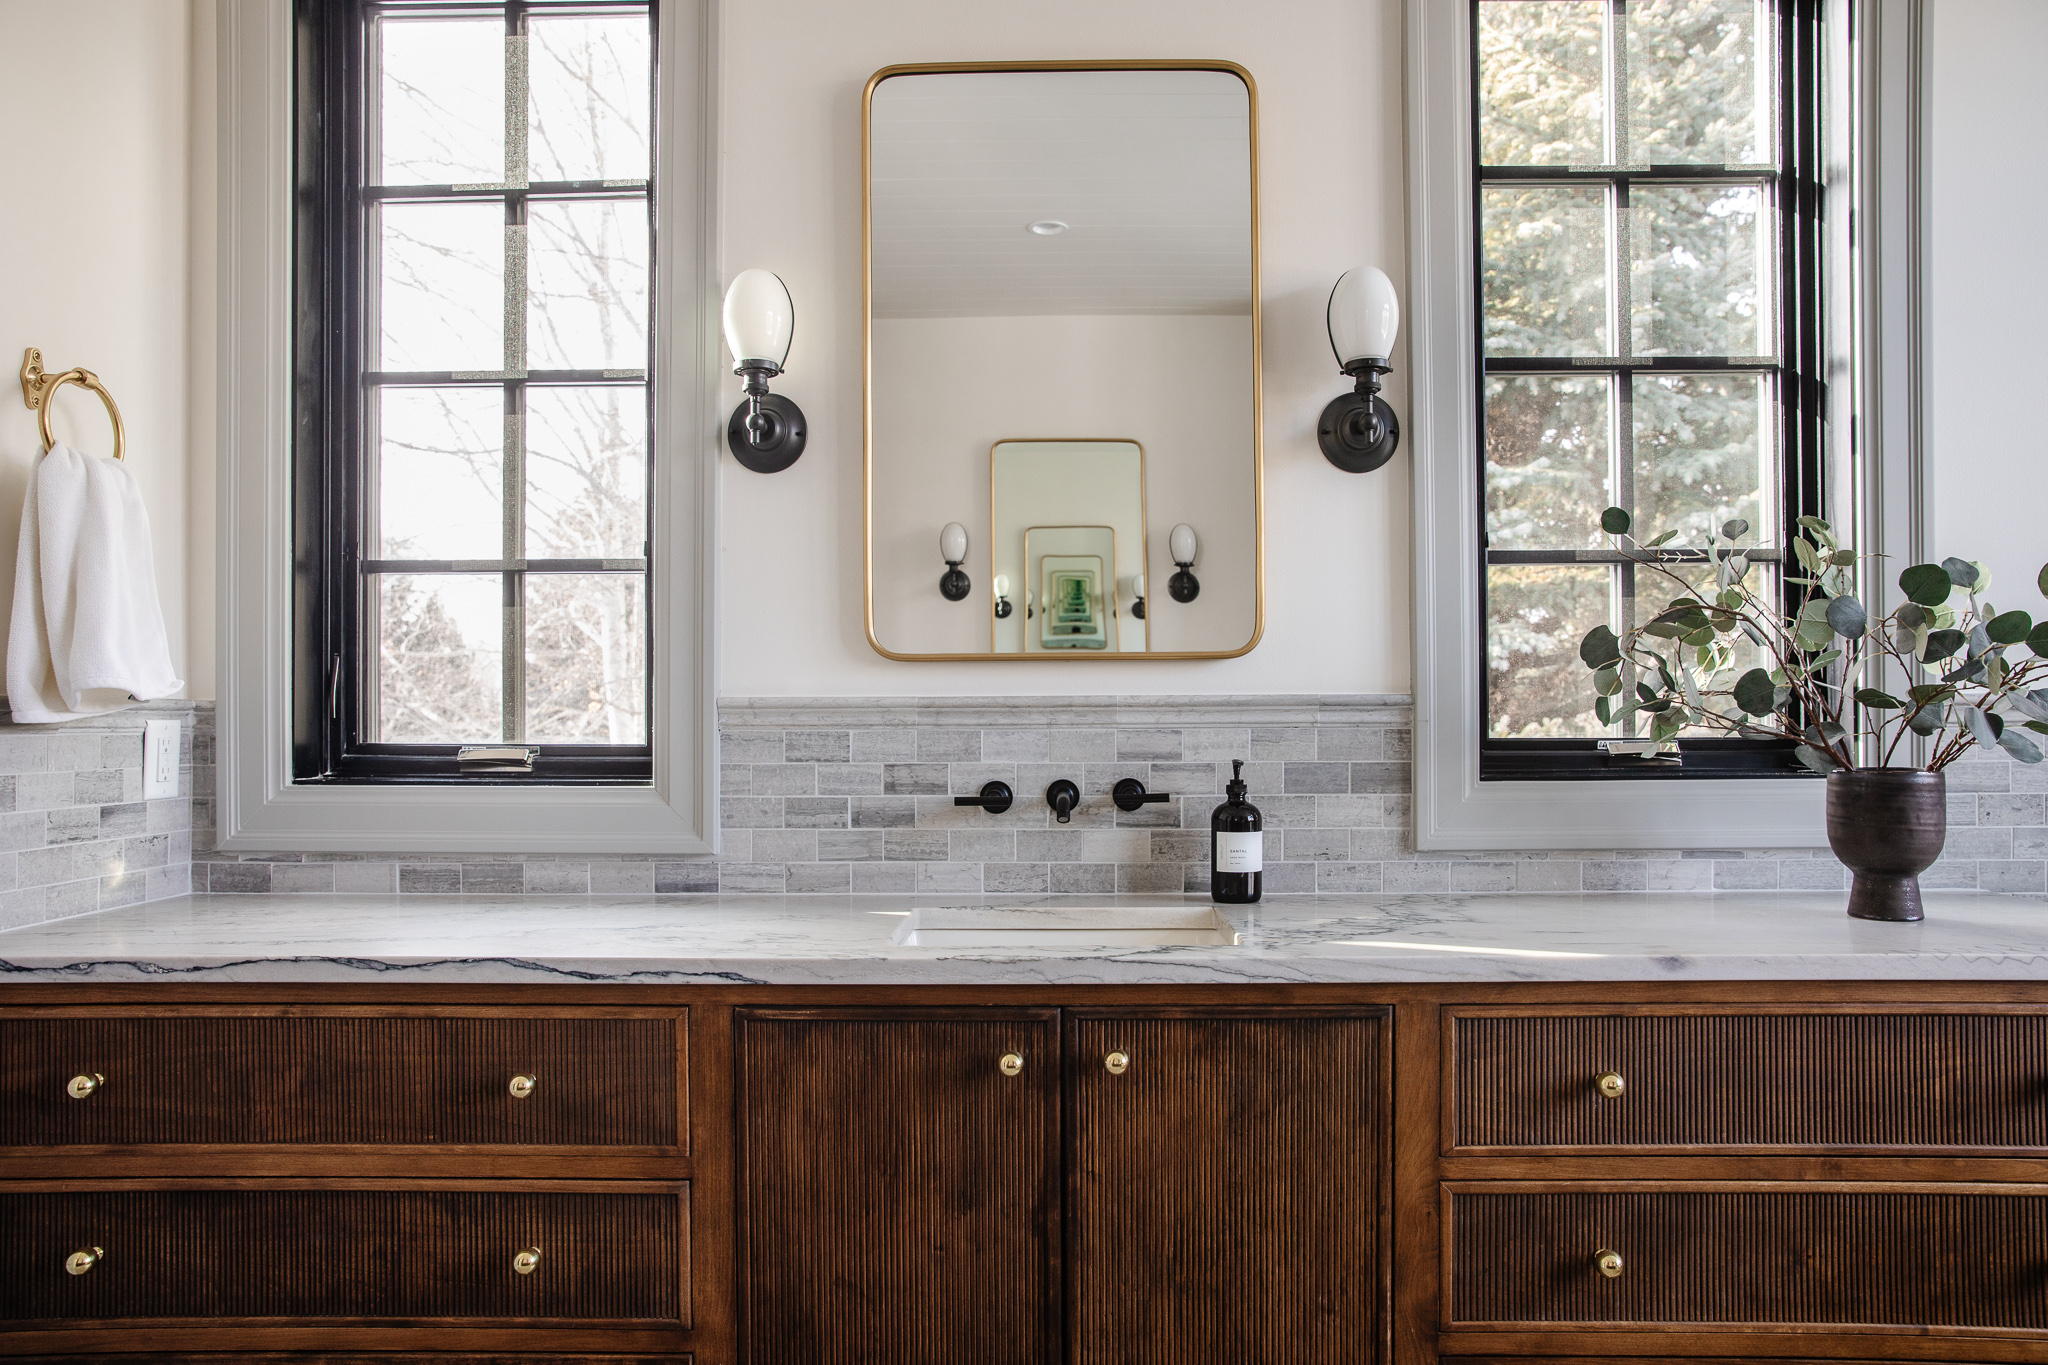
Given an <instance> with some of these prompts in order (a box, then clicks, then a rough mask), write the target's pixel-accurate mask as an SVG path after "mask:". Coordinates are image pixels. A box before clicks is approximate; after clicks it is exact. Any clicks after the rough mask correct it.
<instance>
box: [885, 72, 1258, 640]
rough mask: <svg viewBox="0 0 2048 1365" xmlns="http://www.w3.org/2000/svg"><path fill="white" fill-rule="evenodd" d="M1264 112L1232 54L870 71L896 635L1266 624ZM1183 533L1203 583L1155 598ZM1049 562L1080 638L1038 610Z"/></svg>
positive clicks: (986, 635) (1205, 630)
mask: <svg viewBox="0 0 2048 1365" xmlns="http://www.w3.org/2000/svg"><path fill="white" fill-rule="evenodd" d="M1255 128H1256V108H1255V99H1254V94H1253V90H1252V87H1251V83H1250V80H1249V78H1248V77H1247V76H1245V75H1244V73H1243V72H1242V71H1240V70H1238V69H1237V68H1234V67H1230V66H1228V65H1227V64H1223V63H1201V62H1162V63H1132V64H1129V65H1114V64H1099V65H1094V66H1087V65H1078V66H1071V67H1036V66H1025V67H986V68H963V67H950V66H949V67H892V68H889V69H887V70H884V71H882V72H879V73H877V75H876V76H875V78H874V80H873V81H871V82H870V83H869V87H868V100H867V108H866V127H865V134H866V167H867V172H868V178H867V185H866V190H867V195H866V210H867V231H866V234H865V247H866V257H867V259H866V265H867V303H868V317H867V324H868V355H867V361H868V448H867V475H868V478H867V496H868V546H867V551H868V556H867V560H868V562H867V569H868V584H867V589H868V590H867V612H868V636H869V640H870V642H871V643H872V644H873V645H874V646H875V648H876V649H877V650H879V651H880V652H882V653H883V654H885V655H889V656H890V657H895V658H920V659H930V658H947V659H961V658H988V657H995V658H1005V657H1007V658H1018V657H1038V658H1047V657H1051V658H1079V657H1088V658H1103V657H1129V656H1131V655H1133V654H1142V655H1149V656H1150V657H1155V658H1191V657H1192V658H1208V657H1222V656H1228V655H1234V654H1241V653H1243V652H1244V651H1246V650H1248V649H1250V648H1251V647H1252V645H1253V644H1255V643H1256V642H1257V639H1258V635H1259V631H1260V622H1261V615H1262V608H1261V601H1260V592H1261V585H1260V558H1261V556H1260V543H1259V542H1260V534H1261V528H1260V506H1259V503H1260V433H1259V393H1258V368H1257V365H1258V349H1259V310H1258V254H1257V245H1258V240H1257V239H1258V213H1257V159H1256V154H1255ZM1055 469H1057V472H1056V473H1055V472H1054V470H1055ZM1026 471H1035V472H1031V473H1027V472H1026ZM1006 478H1007V479H1008V483H1007V484H1006V483H1005V479H1006ZM1006 488H1008V490H1009V491H1008V492H1007V493H1006V492H1005V489H1006ZM1048 490H1064V492H1058V491H1054V492H1048ZM1084 494H1085V496H1084ZM1098 494H1099V495H1100V496H1097V495H1098ZM1090 499H1093V505H1091V503H1090ZM949 522H958V523H960V524H961V525H962V526H964V527H965V528H966V529H967V531H968V537H969V542H970V546H969V550H968V558H967V559H966V560H965V561H964V563H963V568H964V569H965V571H966V572H967V573H968V575H969V577H970V579H971V581H972V587H971V589H970V590H969V592H968V593H967V595H966V596H965V597H964V598H962V599H960V600H959V601H957V602H955V601H951V600H948V599H947V598H946V597H945V596H943V595H942V594H941V593H940V592H939V591H938V588H937V582H938V577H939V573H940V571H941V570H942V569H943V568H944V566H943V565H942V564H940V563H939V562H938V561H937V560H936V559H935V558H934V554H933V548H932V547H933V546H934V545H935V544H936V539H935V538H936V536H937V533H938V530H939V528H940V527H942V526H944V525H946V524H947V523H949ZM1179 523H1187V524H1190V525H1192V526H1194V527H1195V528H1196V530H1197V532H1198V533H1199V537H1200V543H1201V545H1202V556H1201V562H1200V563H1199V564H1198V565H1197V566H1196V572H1197V574H1198V575H1199V577H1200V581H1201V583H1202V585H1203V589H1202V592H1201V593H1200V594H1199V596H1197V597H1196V598H1195V599H1193V600H1191V601H1187V602H1181V601H1178V600H1174V599H1173V598H1171V597H1169V596H1168V595H1167V594H1166V593H1164V592H1163V591H1162V592H1160V593H1159V594H1157V599H1158V600H1157V602H1156V604H1154V603H1151V602H1148V603H1146V604H1145V607H1140V605H1139V602H1138V591H1137V590H1138V588H1139V586H1140V585H1142V584H1144V583H1146V582H1150V583H1153V584H1157V585H1159V586H1160V587H1162V588H1163V587H1164V585H1165V584H1166V583H1167V580H1168V579H1169V578H1170V577H1172V575H1173V573H1174V571H1175V570H1174V565H1173V564H1172V562H1171V561H1170V560H1169V558H1168V551H1167V541H1168V531H1169V530H1170V529H1171V528H1172V527H1173V526H1174V525H1176V524H1179ZM1084 528H1094V529H1093V530H1092V531H1091V530H1085V529H1084ZM1105 528H1107V529H1105ZM1089 536H1095V537H1096V538H1098V539H1102V540H1103V544H1102V545H1101V546H1097V545H1094V544H1093V543H1092V542H1088V537H1089ZM1027 539H1028V541H1029V546H1028V548H1027ZM1069 541H1072V542H1074V543H1073V544H1071V545H1070V544H1068V543H1067V542H1069ZM1027 560H1028V562H1027ZM1096 560H1100V561H1101V562H1100V563H1099V564H1098V563H1095V562H1093V561H1096ZM1069 561H1071V562H1069ZM1048 562H1050V563H1052V564H1053V565H1054V568H1055V570H1056V571H1057V572H1058V574H1059V575H1060V576H1059V578H1058V583H1059V585H1060V587H1059V591H1060V592H1061V593H1062V594H1064V596H1063V598H1062V599H1061V601H1062V605H1063V607H1064V609H1065V610H1066V612H1067V614H1068V615H1069V616H1070V617H1073V618H1074V619H1073V620H1071V621H1069V622H1068V625H1069V626H1072V627H1075V628H1072V629H1068V628H1066V627H1062V629H1063V630H1064V632H1065V633H1064V635H1063V636H1061V635H1048V634H1047V633H1046V630H1047V627H1048V625H1049V622H1047V621H1046V620H1043V619H1041V612H1040V610H1039V608H1040V607H1041V606H1042V605H1043V603H1044V601H1045V599H1044V596H1043V594H1044V593H1045V592H1046V591H1048V584H1049V582H1051V580H1049V579H1047V578H1046V576H1045V575H1046V564H1047V563H1048ZM1091 569H1092V571H1093V573H1094V575H1095V576H1094V579H1093V580H1092V586H1091V587H1089V588H1088V589H1087V591H1085V592H1084V591H1083V588H1082V586H1081V585H1082V584H1083V583H1084V582H1085V581H1087V575H1088V573H1089V571H1090V570H1091ZM1084 598H1085V599H1086V600H1085V601H1084ZM1083 608H1086V610H1083ZM1146 608H1151V609H1150V610H1147V609H1146ZM1134 609H1135V611H1136V612H1138V613H1142V614H1134ZM1076 613H1078V615H1076Z"/></svg>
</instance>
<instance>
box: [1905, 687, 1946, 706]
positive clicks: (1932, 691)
mask: <svg viewBox="0 0 2048 1365" xmlns="http://www.w3.org/2000/svg"><path fill="white" fill-rule="evenodd" d="M1906 695H1907V696H1909V697H1911V698H1912V699H1913V700H1914V701H1917V702H1919V703H1920V704H1921V705H1923V706H1924V705H1926V704H1927V703H1928V702H1931V701H1941V700H1943V699H1944V698H1947V697H1951V696H1954V695H1955V689H1954V688H1953V687H1950V686H1949V685H1948V684H1946V683H1919V684H1916V685H1915V686H1913V687H1909V688H1907V689H1906Z"/></svg>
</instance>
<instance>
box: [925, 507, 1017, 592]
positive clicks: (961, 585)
mask: <svg viewBox="0 0 2048 1365" xmlns="http://www.w3.org/2000/svg"><path fill="white" fill-rule="evenodd" d="M939 557H940V558H942V559H944V560H945V561H946V571H945V572H944V573H942V574H940V575H939V596H941V597H943V598H945V599H946V600H947V601H948V602H958V601H959V600H961V599H962V598H964V597H965V596H967V594H968V593H970V592H972V591H973V590H974V583H973V580H971V579H969V578H968V577H967V574H966V572H965V571H964V570H963V569H961V567H960V565H961V563H962V561H964V560H965V559H966V558H967V528H966V527H965V526H962V525H961V524H960V523H959V522H957V521H949V522H947V523H946V529H945V530H943V531H941V532H939ZM1005 586H1007V585H1005Z"/></svg>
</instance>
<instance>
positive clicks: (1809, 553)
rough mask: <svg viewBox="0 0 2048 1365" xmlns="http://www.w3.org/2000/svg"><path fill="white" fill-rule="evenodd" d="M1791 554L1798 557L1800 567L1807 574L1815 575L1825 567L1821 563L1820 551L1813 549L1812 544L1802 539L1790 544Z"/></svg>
mask: <svg viewBox="0 0 2048 1365" xmlns="http://www.w3.org/2000/svg"><path fill="white" fill-rule="evenodd" d="M1792 553H1793V554H1795V555H1797V556H1799V564H1800V567H1802V568H1804V569H1805V570H1806V571H1807V572H1808V573H1812V574H1817V573H1819V572H1820V571H1821V569H1822V568H1824V567H1825V565H1824V564H1823V563H1822V562H1821V557H1820V551H1819V550H1816V549H1814V548H1813V544H1812V542H1811V541H1808V540H1806V539H1804V538H1799V539H1795V540H1794V541H1793V542H1792Z"/></svg>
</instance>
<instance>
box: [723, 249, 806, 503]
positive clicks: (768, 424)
mask: <svg viewBox="0 0 2048 1365" xmlns="http://www.w3.org/2000/svg"><path fill="white" fill-rule="evenodd" d="M795 334H796V305H795V304H793V303H791V302H790V299H789V288H788V286H786V285H785V284H783V282H782V277H781V276H780V275H777V274H775V273H774V272H773V271H770V270H742V271H741V272H740V273H739V274H738V275H736V276H734V277H733V282H732V286H731V288H729V289H727V290H726V291H725V345H726V349H728V350H730V351H731V352H732V372H733V373H734V374H736V375H738V376H739V377H740V379H741V381H742V382H743V383H744V384H745V386H746V391H747V400H746V401H745V402H744V403H741V404H740V405H739V406H738V407H736V408H734V409H733V410H732V419H731V420H730V421H728V422H727V423H726V424H725V448H726V449H727V450H730V451H731V452H732V457H733V458H734V459H735V460H738V461H739V462H740V463H741V464H743V465H745V466H746V467H747V468H749V469H751V470H753V471H754V472H755V473H756V474H777V473H780V472H781V471H783V470H785V469H787V468H789V467H790V466H791V465H793V464H795V463H796V461H797V457H798V456H799V455H802V454H803V453H804V438H805V435H806V431H805V426H804V413H803V409H802V408H799V407H798V406H797V405H796V404H794V403H792V402H790V401H789V400H788V399H787V398H784V397H783V396H782V395H781V394H779V393H770V392H768V381H769V380H771V379H773V378H775V376H777V375H779V374H781V373H782V366H783V362H784V361H786V360H788V359H789V343H790V339H791V337H793V336H794V335H795Z"/></svg>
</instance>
